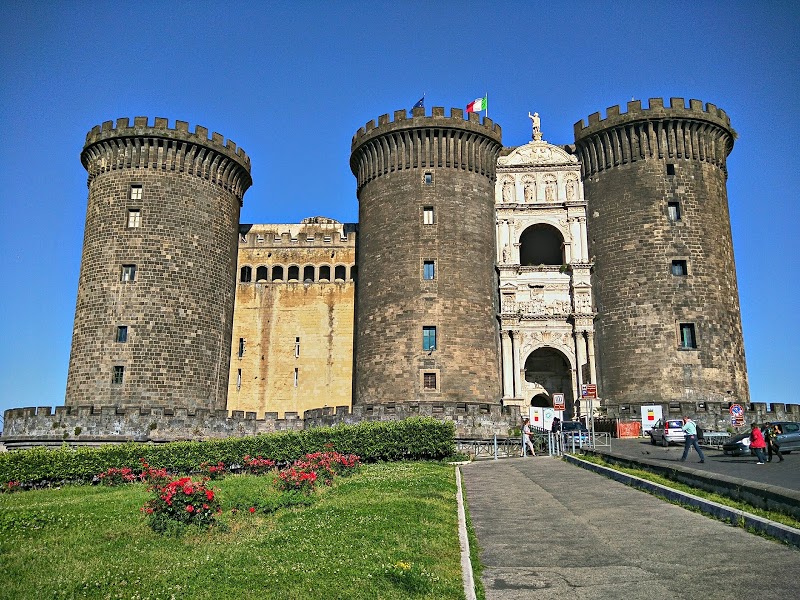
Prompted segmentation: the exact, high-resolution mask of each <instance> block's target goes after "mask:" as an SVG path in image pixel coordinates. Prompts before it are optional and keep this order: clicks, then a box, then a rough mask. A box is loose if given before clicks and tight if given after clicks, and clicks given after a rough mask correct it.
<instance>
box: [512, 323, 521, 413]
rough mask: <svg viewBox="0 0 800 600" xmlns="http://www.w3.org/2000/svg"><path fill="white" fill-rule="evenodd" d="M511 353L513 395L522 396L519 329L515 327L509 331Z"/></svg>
mask: <svg viewBox="0 0 800 600" xmlns="http://www.w3.org/2000/svg"><path fill="white" fill-rule="evenodd" d="M511 335H512V337H511V355H512V361H511V364H512V365H513V369H514V397H515V398H522V382H521V381H520V378H519V350H520V341H521V340H520V334H519V330H518V329H515V330H514V331H512V332H511Z"/></svg>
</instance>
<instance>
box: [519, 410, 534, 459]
mask: <svg viewBox="0 0 800 600" xmlns="http://www.w3.org/2000/svg"><path fill="white" fill-rule="evenodd" d="M528 448H530V449H531V456H536V450H535V449H534V447H533V441H532V440H531V423H530V419H528V418H527V417H525V418H524V419H523V420H522V456H527V450H528Z"/></svg>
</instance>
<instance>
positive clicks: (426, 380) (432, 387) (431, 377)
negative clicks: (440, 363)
mask: <svg viewBox="0 0 800 600" xmlns="http://www.w3.org/2000/svg"><path fill="white" fill-rule="evenodd" d="M422 389H423V390H424V391H426V392H435V391H436V390H437V387H436V373H423V374H422Z"/></svg>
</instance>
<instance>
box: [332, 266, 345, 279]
mask: <svg viewBox="0 0 800 600" xmlns="http://www.w3.org/2000/svg"><path fill="white" fill-rule="evenodd" d="M334 273H335V275H336V281H344V280H345V279H347V268H346V267H345V266H344V265H336V269H335V271H334Z"/></svg>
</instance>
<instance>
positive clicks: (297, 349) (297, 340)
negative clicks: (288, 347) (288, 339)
mask: <svg viewBox="0 0 800 600" xmlns="http://www.w3.org/2000/svg"><path fill="white" fill-rule="evenodd" d="M294 357H295V358H300V338H299V337H296V338H294Z"/></svg>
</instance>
